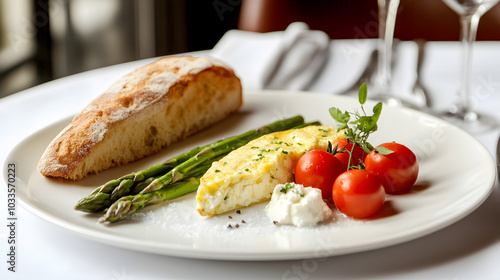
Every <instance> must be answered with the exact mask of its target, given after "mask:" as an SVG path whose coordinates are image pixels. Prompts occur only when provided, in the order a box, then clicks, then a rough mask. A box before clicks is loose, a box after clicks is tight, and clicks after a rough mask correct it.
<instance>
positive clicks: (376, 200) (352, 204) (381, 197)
mask: <svg viewBox="0 0 500 280" xmlns="http://www.w3.org/2000/svg"><path fill="white" fill-rule="evenodd" d="M332 198H333V203H335V206H336V207H337V209H339V210H340V211H341V212H342V213H344V214H346V215H347V216H350V217H353V218H358V219H362V218H368V217H370V216H373V215H375V214H376V213H377V212H378V211H379V210H380V209H381V208H382V206H383V205H384V201H385V191H384V186H383V185H382V181H381V180H380V179H379V177H378V176H377V175H375V174H373V173H371V172H369V171H366V170H359V169H351V170H348V171H346V172H344V173H342V174H340V176H339V177H337V179H336V180H335V183H334V184H333V188H332Z"/></svg>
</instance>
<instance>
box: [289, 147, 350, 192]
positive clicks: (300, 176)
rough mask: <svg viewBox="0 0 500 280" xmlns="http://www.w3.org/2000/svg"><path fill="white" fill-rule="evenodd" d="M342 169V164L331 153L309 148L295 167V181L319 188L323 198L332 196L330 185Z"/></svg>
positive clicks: (305, 185)
mask: <svg viewBox="0 0 500 280" xmlns="http://www.w3.org/2000/svg"><path fill="white" fill-rule="evenodd" d="M342 171H343V169H342V164H341V163H340V161H339V160H338V159H337V158H336V157H334V156H333V155H332V154H330V153H328V152H326V151H322V150H311V151H308V152H307V153H305V154H304V155H302V157H300V159H299V161H298V162H297V166H296V167H295V183H297V184H302V185H304V187H314V188H318V189H320V190H321V195H322V197H323V198H324V199H330V198H331V197H332V186H333V183H334V182H335V179H336V178H337V176H339V174H340V173H341V172H342Z"/></svg>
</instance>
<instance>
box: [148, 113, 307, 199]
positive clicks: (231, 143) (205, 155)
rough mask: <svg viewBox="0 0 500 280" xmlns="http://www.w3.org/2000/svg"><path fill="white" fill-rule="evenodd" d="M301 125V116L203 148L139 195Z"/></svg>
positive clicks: (302, 122)
mask: <svg viewBox="0 0 500 280" xmlns="http://www.w3.org/2000/svg"><path fill="white" fill-rule="evenodd" d="M302 124H304V119H303V118H302V117H301V116H296V117H293V118H290V119H286V120H282V121H277V122H274V123H271V124H268V125H266V126H263V127H261V128H259V129H256V130H250V131H248V132H246V133H243V134H241V135H239V136H236V137H233V138H229V139H227V140H222V141H219V142H216V143H214V144H212V145H210V146H208V147H205V148H204V149H203V150H201V151H200V152H199V153H198V154H196V155H195V156H194V157H192V158H190V159H188V160H186V161H185V162H183V163H181V164H179V165H178V166H176V167H175V168H174V169H172V170H170V171H169V172H168V173H167V174H165V175H163V176H161V177H160V178H157V179H155V180H153V182H151V184H149V185H148V186H147V187H146V188H145V189H144V190H142V191H141V193H148V192H152V191H157V190H160V189H162V188H164V187H165V186H167V185H168V184H171V183H175V182H177V181H179V180H182V179H185V178H187V177H186V175H185V174H186V172H188V171H189V170H191V169H192V168H194V167H196V166H197V165H199V164H201V163H203V162H205V161H207V160H211V159H213V158H214V157H216V156H219V155H223V154H227V153H229V152H230V151H232V150H234V149H236V148H239V147H241V146H243V145H245V144H246V143H248V142H250V141H251V140H253V139H256V138H259V137H260V136H262V135H265V134H268V133H271V132H275V131H282V130H287V129H290V128H293V127H296V126H298V125H302Z"/></svg>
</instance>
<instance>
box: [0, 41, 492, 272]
mask: <svg viewBox="0 0 500 280" xmlns="http://www.w3.org/2000/svg"><path fill="white" fill-rule="evenodd" d="M240 44H243V43H242V42H240ZM375 47H376V40H374V39H363V38H359V39H336V40H329V41H328V45H327V48H326V55H327V56H326V57H325V59H324V63H323V64H322V65H321V67H320V68H318V69H317V72H316V73H315V74H314V75H313V76H314V79H313V80H312V81H311V82H310V83H308V84H307V86H306V87H303V88H301V89H289V88H288V89H287V88H286V85H283V88H279V87H275V88H273V90H274V91H284V92H287V91H288V92H289V91H294V92H299V93H300V94H302V95H305V96H311V97H317V96H321V97H326V96H332V97H336V96H342V97H345V98H353V99H354V98H356V92H354V93H344V92H343V90H344V89H346V88H349V86H350V85H352V84H353V83H354V82H356V79H357V78H358V77H359V75H360V73H362V71H363V69H365V67H366V66H367V63H373V61H372V62H369V58H370V54H371V52H372V50H373V49H374V48H375ZM461 47H462V45H461V43H460V42H458V41H457V42H454V41H446V42H445V41H431V42H426V44H425V58H424V60H423V63H422V69H421V71H419V73H420V77H419V78H420V80H421V82H422V84H424V85H425V87H426V89H427V90H428V93H429V98H430V100H431V101H432V102H431V104H430V105H431V106H429V107H425V108H417V109H406V108H404V110H410V111H412V112H413V110H414V111H418V114H424V115H429V116H433V115H435V114H436V113H437V112H442V111H444V110H446V109H447V108H448V107H449V106H450V105H451V104H453V102H454V101H455V99H456V96H457V93H458V91H459V88H460V85H461V81H460V77H461V75H460V71H461V50H462V48H461ZM266 49H269V48H268V47H266V45H265V44H263V43H261V42H259V40H258V39H256V38H254V40H252V41H248V42H245V44H244V52H243V51H241V53H237V52H234V53H226V52H225V51H221V50H220V49H217V48H214V50H204V51H197V52H191V53H187V55H192V56H204V55H213V56H216V57H218V58H220V59H221V60H226V58H227V60H226V62H227V64H228V65H230V66H231V67H232V68H233V69H234V70H235V73H236V74H237V75H238V76H239V77H240V79H241V81H242V85H243V100H244V102H245V100H246V99H251V98H252V95H253V94H260V95H262V94H265V93H266V90H267V89H266V88H265V87H264V86H265V85H264V86H263V85H262V84H258V83H256V82H255V81H256V79H257V77H258V75H259V73H256V72H255V71H256V69H257V70H258V71H262V69H263V68H264V67H266V66H265V65H264V66H262V65H261V64H259V63H263V61H264V59H260V58H259V57H263V56H264V52H265V50H266ZM473 52H474V53H473V58H472V70H471V71H472V83H471V88H472V89H473V94H472V98H473V102H472V105H473V106H474V108H475V109H476V110H478V111H480V112H484V113H487V114H490V115H493V116H494V117H495V118H496V119H497V120H498V121H499V122H500V110H499V108H500V66H499V65H500V42H497V41H479V42H476V43H475V44H474V49H473ZM225 54H227V57H225V56H224V55H225ZM417 54H418V47H417V43H416V42H414V41H399V42H397V44H396V45H395V49H394V55H393V59H394V63H393V67H392V78H391V81H392V83H391V85H392V90H393V92H394V93H395V94H397V95H399V96H401V97H403V98H411V97H412V95H411V90H412V88H413V84H414V82H415V80H416V73H417V71H416V66H417V60H418V57H417ZM175 55H186V53H184V54H175ZM230 55H231V56H230ZM156 59H158V58H157V57H154V58H148V59H143V60H138V61H132V62H127V63H123V64H118V65H113V66H108V67H104V68H99V69H95V70H90V71H87V72H83V73H78V74H75V75H71V76H68V77H64V78H60V79H57V80H54V81H50V82H47V83H44V84H41V85H38V86H35V87H33V88H29V89H26V90H23V91H21V92H18V93H15V94H12V95H10V96H7V97H4V98H2V99H0V143H1V146H0V162H1V163H2V172H1V173H2V179H1V182H2V183H1V184H2V188H1V191H0V213H1V214H0V220H1V221H2V223H3V225H2V226H1V227H0V252H1V254H2V260H3V261H2V265H0V275H1V276H0V278H1V279H116V280H125V279H499V278H500V265H499V260H500V190H499V183H498V180H497V178H496V170H495V172H494V174H492V175H490V178H487V179H488V180H487V181H488V182H491V185H488V186H485V188H486V190H487V193H486V195H485V196H484V199H483V200H481V201H480V203H478V204H477V205H475V206H474V207H472V208H471V209H470V211H468V212H467V213H466V214H465V215H463V216H460V217H459V218H457V219H454V220H453V222H450V223H447V224H446V226H442V227H436V228H435V230H428V231H426V232H425V234H419V235H416V236H414V237H412V238H406V239H405V240H404V241H402V242H394V243H390V242H389V243H387V244H386V245H381V246H374V247H370V248H367V249H366V250H355V251H352V252H349V251H347V252H345V253H342V254H335V253H333V254H329V255H328V254H327V255H325V256H324V257H321V258H314V257H312V256H306V257H304V256H300V255H297V256H295V257H294V256H290V257H283V255H279V256H281V257H279V256H278V257H262V258H259V257H251V258H247V259H245V258H244V257H241V255H238V256H236V257H234V258H232V256H231V255H227V256H223V257H221V256H220V255H218V256H214V257H210V256H207V254H200V255H197V254H196V251H195V250H194V251H190V253H189V254H176V253H172V254H169V253H168V252H163V253H161V252H160V253H158V252H156V251H154V250H150V251H147V250H146V251H145V250H137V249H136V248H134V247H133V246H117V245H116V244H114V243H113V242H102V240H99V238H98V237H97V238H96V236H91V238H89V236H86V234H85V233H83V234H82V232H80V233H79V232H78V230H77V229H73V228H72V227H65V226H61V224H60V223H57V222H54V219H51V218H50V217H49V215H46V214H40V211H37V210H36V207H30V205H29V203H26V202H23V201H22V198H19V197H18V198H17V200H16V201H15V203H14V204H11V203H10V202H11V200H9V199H10V198H11V197H13V196H10V195H9V194H10V192H9V190H10V188H9V187H8V184H9V182H10V181H9V178H11V175H9V174H11V173H12V171H9V169H11V168H12V167H15V169H16V172H18V173H21V172H23V168H24V167H25V166H27V164H25V163H24V162H23V160H24V159H21V158H19V159H17V158H15V157H12V153H13V151H17V153H19V149H17V150H16V147H18V146H19V145H23V143H26V140H25V139H31V140H30V141H33V139H34V138H33V135H37V134H36V133H38V132H40V131H43V130H44V129H48V128H49V127H51V126H53V125H54V124H57V123H60V122H61V120H68V121H69V120H71V117H72V116H74V115H76V114H77V113H78V112H80V111H81V110H82V109H83V108H84V107H85V106H86V105H87V104H89V103H90V102H91V101H92V100H93V99H95V98H96V97H97V96H98V95H100V94H101V93H102V92H104V90H105V89H106V88H107V87H108V86H110V85H111V83H112V82H113V81H115V80H117V79H118V78H119V77H121V76H123V75H125V74H127V73H128V72H130V71H132V70H133V69H136V68H138V67H140V66H143V65H145V64H148V63H150V62H153V61H154V60H156ZM304 71H307V70H304ZM285 94H286V93H285ZM368 98H370V88H368ZM387 106H391V105H387ZM387 106H386V107H387ZM395 106H398V105H395ZM278 109H279V110H278V111H277V112H275V113H274V114H275V115H276V114H278V115H279V114H281V115H287V114H294V112H289V111H287V109H286V108H282V107H278ZM450 126H454V125H453V124H450ZM407 129H408V130H411V129H412V127H408V128H407ZM459 130H460V129H459ZM460 131H461V130H460ZM399 133H406V132H405V131H404V130H402V131H399ZM465 133H466V135H468V136H471V139H474V141H473V142H469V143H472V145H475V146H477V147H479V148H480V149H485V150H486V151H487V154H488V156H487V157H486V158H485V159H484V162H480V163H477V164H478V166H472V167H471V169H472V168H481V164H484V165H485V169H488V168H489V169H488V170H490V169H491V167H492V163H493V162H495V161H494V160H495V159H496V157H497V154H496V148H497V140H498V138H499V134H500V126H496V127H494V128H492V129H490V130H487V131H481V132H472V133H470V132H465ZM54 136H55V134H54ZM30 137H31V138H30ZM35 138H36V137H35ZM477 147H471V146H463V147H456V150H454V151H453V153H451V155H452V156H450V158H446V159H442V162H444V165H446V162H450V163H451V162H453V163H454V164H463V165H464V166H467V165H468V164H469V159H470V158H471V157H473V156H474V155H473V154H472V155H471V151H473V152H474V151H475V150H474V148H477ZM436 154H439V153H436ZM32 156H33V157H34V158H39V157H40V156H41V155H40V154H33V155H32ZM475 164H476V163H475ZM440 168H441V167H438V168H436V170H435V172H436V173H439V172H440ZM442 168H446V166H442ZM489 174H491V173H489ZM449 179H450V180H451V179H452V178H449ZM443 180H446V178H444V179H443ZM13 182H14V184H18V185H17V187H19V188H21V187H22V186H21V182H20V181H15V180H14V181H13ZM32 187H33V188H36V185H35V186H32ZM90 190H91V188H90V189H89V192H90ZM34 199H36V198H34ZM434 202H435V201H430V202H429V203H434ZM34 209H35V210H34ZM10 210H15V215H14V216H15V219H12V216H10V214H9V211H10ZM67 211H74V210H73V209H67ZM146 211H147V210H146ZM430 222H431V221H430ZM12 225H15V227H13V226H12ZM9 226H11V227H9ZM387 230H390V229H387ZM12 240H13V241H12ZM11 242H12V243H11ZM12 245H15V247H14V248H15V250H14V251H12V250H11V248H12ZM13 254H14V256H12V255H13ZM12 260H14V262H9V261H12Z"/></svg>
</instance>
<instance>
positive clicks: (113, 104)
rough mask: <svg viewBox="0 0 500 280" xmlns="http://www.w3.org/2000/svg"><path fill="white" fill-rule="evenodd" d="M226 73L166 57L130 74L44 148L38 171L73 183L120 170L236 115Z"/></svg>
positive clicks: (201, 62)
mask: <svg viewBox="0 0 500 280" xmlns="http://www.w3.org/2000/svg"><path fill="white" fill-rule="evenodd" d="M241 104H242V88H241V83H240V80H239V79H238V77H236V75H235V74H234V72H233V71H232V70H231V69H230V68H229V67H227V66H226V65H224V64H222V63H221V62H219V61H218V60H215V59H214V58H211V57H201V58H195V57H167V58H163V59H160V60H158V61H156V62H154V63H151V64H149V65H146V66H144V67H141V68H139V69H136V70H135V71H133V72H132V73H130V74H128V75H126V76H124V77H122V78H121V79H119V80H118V81H116V82H115V83H114V84H113V85H112V86H111V87H109V88H108V89H107V90H106V92H104V93H103V94H102V95H101V96H99V97H98V98H96V99H95V100H94V101H93V102H92V103H90V104H89V105H88V106H87V107H86V108H85V109H83V111H82V112H81V113H80V114H78V115H77V116H76V117H75V118H74V119H73V121H72V122H71V123H70V124H69V125H68V126H67V127H66V128H65V129H64V130H63V131H61V133H59V135H57V137H56V138H55V139H54V140H53V141H52V142H51V143H50V144H49V146H48V147H47V149H46V150H45V152H44V154H43V156H42V158H41V159H40V162H39V163H38V170H39V171H40V172H41V173H42V174H43V175H45V176H51V177H63V178H67V179H72V180H80V179H82V178H84V177H85V176H87V175H88V174H90V173H97V172H99V171H101V170H104V169H107V168H110V167H113V166H119V165H122V164H126V163H128V162H132V161H135V160H138V159H141V158H143V157H146V156H148V155H151V154H154V153H157V152H159V151H160V150H161V149H162V148H164V147H166V146H168V145H170V144H172V143H174V142H176V141H179V140H182V139H185V138H186V137H188V136H189V135H191V134H193V133H195V132H197V131H200V130H202V129H204V128H206V127H208V126H210V125H212V124H214V123H216V122H218V121H220V120H222V119H224V118H225V117H227V116H228V115H229V114H231V113H233V112H235V111H236V110H238V108H239V107H240V106H241Z"/></svg>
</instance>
